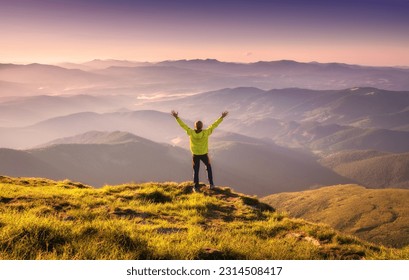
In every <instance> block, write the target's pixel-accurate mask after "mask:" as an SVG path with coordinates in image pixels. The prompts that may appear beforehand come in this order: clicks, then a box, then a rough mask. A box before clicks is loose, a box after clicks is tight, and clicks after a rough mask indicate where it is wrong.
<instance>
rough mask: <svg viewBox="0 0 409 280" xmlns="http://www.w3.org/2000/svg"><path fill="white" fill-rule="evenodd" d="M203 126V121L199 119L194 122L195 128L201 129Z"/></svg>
mask: <svg viewBox="0 0 409 280" xmlns="http://www.w3.org/2000/svg"><path fill="white" fill-rule="evenodd" d="M202 128H203V123H202V122H201V121H197V122H195V130H199V131H200V130H202Z"/></svg>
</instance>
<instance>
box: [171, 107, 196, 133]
mask: <svg viewBox="0 0 409 280" xmlns="http://www.w3.org/2000/svg"><path fill="white" fill-rule="evenodd" d="M171 115H172V116H173V117H174V118H175V119H176V121H177V122H178V124H179V125H180V126H181V127H182V128H183V129H184V130H186V132H188V131H190V130H192V129H191V128H190V127H189V126H187V124H185V123H184V122H183V121H182V120H181V119H180V118H179V113H178V112H176V111H175V110H172V112H171Z"/></svg>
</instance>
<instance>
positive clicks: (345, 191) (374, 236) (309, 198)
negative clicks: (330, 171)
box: [262, 185, 409, 248]
mask: <svg viewBox="0 0 409 280" xmlns="http://www.w3.org/2000/svg"><path fill="white" fill-rule="evenodd" d="M262 200H263V201H264V202H266V203H269V204H270V205H274V207H276V208H277V209H278V210H279V211H287V212H288V213H289V215H290V216H292V217H295V218H302V219H306V220H309V221H311V222H318V223H325V224H328V225H330V226H331V227H333V228H335V229H337V230H340V231H342V232H344V233H347V234H353V235H355V236H357V237H359V238H362V239H364V240H367V241H370V242H374V243H377V244H382V245H385V246H392V247H397V248H402V247H405V246H409V239H408V236H409V205H408V201H409V190H407V189H366V188H364V187H361V186H358V185H338V186H330V187H324V188H320V189H316V190H309V191H303V192H293V193H280V194H274V195H270V196H268V197H265V198H263V199H262Z"/></svg>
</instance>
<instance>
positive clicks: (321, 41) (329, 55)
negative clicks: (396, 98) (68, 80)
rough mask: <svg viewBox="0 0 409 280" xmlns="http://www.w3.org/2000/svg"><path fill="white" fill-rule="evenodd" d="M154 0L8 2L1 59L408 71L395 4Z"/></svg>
mask: <svg viewBox="0 0 409 280" xmlns="http://www.w3.org/2000/svg"><path fill="white" fill-rule="evenodd" d="M136 2H138V3H139V4H138V3H136ZM153 2H155V3H156V2H158V3H159V4H161V5H159V4H158V3H156V4H155V3H153ZM153 2H149V1H142V0H141V1H135V2H133V1H127V0H121V1H118V3H116V2H115V3H113V2H110V1H104V0H101V1H90V2H86V3H84V2H81V1H78V0H72V1H55V2H53V1H45V0H38V1H36V4H34V3H33V1H28V0H15V2H14V1H13V2H10V3H5V4H4V5H2V9H1V10H0V23H1V24H2V35H1V37H0V40H1V46H2V47H1V52H0V63H20V64H21V63H22V64H27V63H45V64H56V63H62V62H74V63H80V62H86V61H90V60H93V59H120V60H130V61H151V62H156V61H163V60H178V59H206V58H213V59H218V60H220V61H229V62H244V63H248V62H256V61H274V60H282V59H287V60H295V61H299V62H311V61H317V62H323V63H325V62H339V63H348V64H360V65H368V66H409V37H408V36H407V27H408V25H409V24H408V20H407V17H406V16H404V14H405V13H404V12H405V8H406V6H402V5H404V4H402V3H403V2H402V3H401V4H399V5H401V6H398V5H397V4H396V3H397V2H400V1H396V3H395V5H396V7H395V6H394V5H392V4H391V3H390V2H387V1H385V6H368V5H369V4H368V3H367V2H365V3H363V2H362V3H361V4H360V3H356V2H352V1H350V2H349V1H346V2H345V3H343V4H342V3H338V4H337V5H338V6H337V8H336V9H335V8H334V7H333V5H329V4H324V2H323V1H319V0H311V1H305V2H308V4H307V3H305V2H303V1H296V0H294V1H291V3H293V4H291V3H289V4H287V3H285V1H283V2H276V1H272V2H271V3H267V2H266V3H264V2H263V3H262V4H260V5H259V6H257V5H250V4H249V3H248V2H246V1H230V2H229V1H226V3H224V1H221V2H217V3H216V1H215V2H213V1H209V2H206V4H204V3H195V4H194V3H191V2H189V1H181V2H180V3H178V4H176V3H173V4H172V5H170V4H169V2H167V1H160V0H157V1H156V0H155V1H153ZM233 2H234V4H235V5H231V4H232V3H233ZM23 3H24V5H23ZM280 3H281V4H280ZM174 5H176V6H174ZM277 5H278V6H277ZM392 8H393V9H392Z"/></svg>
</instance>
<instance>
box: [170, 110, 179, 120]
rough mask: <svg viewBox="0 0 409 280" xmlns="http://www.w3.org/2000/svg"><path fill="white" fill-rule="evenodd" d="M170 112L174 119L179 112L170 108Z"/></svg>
mask: <svg viewBox="0 0 409 280" xmlns="http://www.w3.org/2000/svg"><path fill="white" fill-rule="evenodd" d="M171 114H172V116H174V117H175V119H177V118H178V114H179V113H178V112H175V110H172V112H171Z"/></svg>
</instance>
